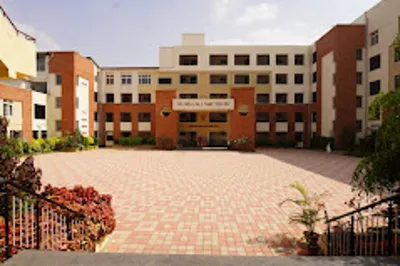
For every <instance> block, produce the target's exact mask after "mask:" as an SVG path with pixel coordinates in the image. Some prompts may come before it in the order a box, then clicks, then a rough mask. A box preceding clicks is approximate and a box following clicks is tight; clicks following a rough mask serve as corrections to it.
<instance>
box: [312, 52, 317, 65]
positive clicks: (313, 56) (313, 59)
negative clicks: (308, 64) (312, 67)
mask: <svg viewBox="0 0 400 266" xmlns="http://www.w3.org/2000/svg"><path fill="white" fill-rule="evenodd" d="M312 63H313V64H315V63H317V52H314V53H313V54H312Z"/></svg>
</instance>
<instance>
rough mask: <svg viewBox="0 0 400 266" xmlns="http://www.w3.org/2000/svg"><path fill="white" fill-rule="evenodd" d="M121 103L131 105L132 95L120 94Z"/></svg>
mask: <svg viewBox="0 0 400 266" xmlns="http://www.w3.org/2000/svg"><path fill="white" fill-rule="evenodd" d="M121 103H132V93H121Z"/></svg>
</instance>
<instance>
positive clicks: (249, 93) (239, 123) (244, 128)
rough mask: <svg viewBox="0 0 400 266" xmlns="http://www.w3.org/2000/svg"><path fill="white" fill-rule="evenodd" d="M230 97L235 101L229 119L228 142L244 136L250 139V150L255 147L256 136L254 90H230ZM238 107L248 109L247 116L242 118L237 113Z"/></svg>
mask: <svg viewBox="0 0 400 266" xmlns="http://www.w3.org/2000/svg"><path fill="white" fill-rule="evenodd" d="M231 95H232V97H233V98H234V99H235V109H234V110H233V111H232V112H231V117H230V121H229V122H230V135H229V140H230V142H232V141H234V140H235V139H237V138H240V137H242V136H246V137H249V138H250V141H251V145H250V146H249V148H250V149H254V147H255V140H256V138H255V136H256V119H255V115H256V112H255V104H254V88H232V89H231ZM240 106H247V107H248V111H249V112H248V114H247V115H245V116H242V115H240V114H239V112H238V108H239V107H240Z"/></svg>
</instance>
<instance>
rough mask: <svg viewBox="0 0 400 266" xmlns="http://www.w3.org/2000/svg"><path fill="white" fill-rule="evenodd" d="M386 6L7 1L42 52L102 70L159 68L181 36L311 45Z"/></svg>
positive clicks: (331, 0) (293, 1)
mask: <svg viewBox="0 0 400 266" xmlns="http://www.w3.org/2000/svg"><path fill="white" fill-rule="evenodd" d="M378 2H380V0H0V5H2V6H3V8H5V10H6V12H7V13H8V15H9V16H10V17H11V19H12V20H13V21H14V22H15V24H16V25H17V26H18V27H19V28H20V30H22V31H25V32H27V33H28V34H31V35H32V36H34V37H36V38H37V49H38V50H39V51H55V50H68V51H70V50H75V51H78V52H79V53H81V54H82V55H84V56H91V57H93V58H94V60H95V61H96V62H97V63H98V64H99V65H100V66H157V65H158V48H159V47H160V46H174V45H180V44H181V34H182V33H205V34H206V43H207V44H220V45H222V44H224V45H225V44H227V45H238V44H239V45H241V44H243V45H248V44H251V45H260V44H262V45H285V44H289V45H290V44H294V45H309V44H311V43H313V42H314V41H316V40H317V39H318V38H319V37H321V36H322V35H323V34H324V33H326V32H327V31H329V30H330V28H332V26H334V25H336V24H343V23H351V22H352V21H354V20H355V19H356V18H357V17H359V16H361V15H362V14H363V13H364V12H365V11H367V10H368V9H369V8H371V7H372V6H374V5H375V4H377V3H378Z"/></svg>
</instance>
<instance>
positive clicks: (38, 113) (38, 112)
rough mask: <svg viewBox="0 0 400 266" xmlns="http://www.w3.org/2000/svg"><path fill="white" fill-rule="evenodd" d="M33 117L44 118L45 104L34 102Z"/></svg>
mask: <svg viewBox="0 0 400 266" xmlns="http://www.w3.org/2000/svg"><path fill="white" fill-rule="evenodd" d="M34 109H35V116H34V117H35V119H46V106H45V105H41V104H35V105H34Z"/></svg>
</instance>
